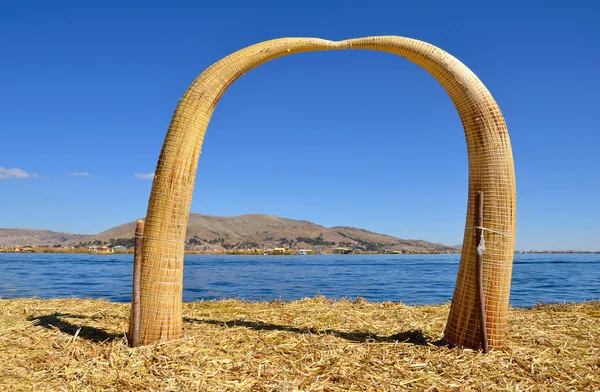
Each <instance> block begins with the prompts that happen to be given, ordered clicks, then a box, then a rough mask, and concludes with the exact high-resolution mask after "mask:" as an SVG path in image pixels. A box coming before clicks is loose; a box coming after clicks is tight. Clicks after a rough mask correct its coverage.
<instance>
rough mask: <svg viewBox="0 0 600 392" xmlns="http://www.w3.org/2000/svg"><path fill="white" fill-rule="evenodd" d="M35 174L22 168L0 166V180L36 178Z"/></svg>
mask: <svg viewBox="0 0 600 392" xmlns="http://www.w3.org/2000/svg"><path fill="white" fill-rule="evenodd" d="M37 176H38V175H37V174H35V173H33V174H29V173H27V172H26V171H24V170H21V169H17V168H16V167H13V168H12V169H7V168H5V167H4V166H0V180H7V179H9V178H37Z"/></svg>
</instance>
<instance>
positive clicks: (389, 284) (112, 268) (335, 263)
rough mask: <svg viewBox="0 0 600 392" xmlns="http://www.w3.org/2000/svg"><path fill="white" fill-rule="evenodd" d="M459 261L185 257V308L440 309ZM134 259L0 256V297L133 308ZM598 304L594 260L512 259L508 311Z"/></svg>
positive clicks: (599, 262)
mask: <svg viewBox="0 0 600 392" xmlns="http://www.w3.org/2000/svg"><path fill="white" fill-rule="evenodd" d="M459 258H460V256H459V255H318V256H233V255H186V257H185V270H184V291H183V299H184V301H194V300H198V299H219V298H232V297H234V298H242V299H246V300H272V299H282V300H285V301H291V300H294V299H299V298H303V297H312V296H315V295H317V294H322V295H324V296H326V297H328V298H335V299H339V298H343V297H349V298H355V297H357V296H361V297H364V298H366V299H367V300H369V301H387V300H389V301H402V302H404V303H407V304H440V303H445V302H447V301H450V300H451V299H452V294H453V289H454V283H455V280H456V274H457V271H458V263H459ZM132 264H133V255H109V256H101V255H86V254H47V253H28V254H18V253H0V271H1V274H0V297H3V298H17V297H32V296H38V297H42V298H54V297H79V298H107V299H109V300H111V301H130V299H131V272H132ZM599 298H600V255H599V254H518V255H515V262H514V266H513V280H512V291H511V300H510V302H511V304H512V305H513V306H531V305H534V304H536V303H537V302H563V301H566V302H581V301H585V300H592V299H599Z"/></svg>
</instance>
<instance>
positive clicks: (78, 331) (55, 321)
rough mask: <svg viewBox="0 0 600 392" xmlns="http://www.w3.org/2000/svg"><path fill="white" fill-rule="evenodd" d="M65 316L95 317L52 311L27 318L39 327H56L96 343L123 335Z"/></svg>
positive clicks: (76, 317)
mask: <svg viewBox="0 0 600 392" xmlns="http://www.w3.org/2000/svg"><path fill="white" fill-rule="evenodd" d="M65 318H70V319H91V320H94V319H97V317H94V316H82V315H77V314H69V313H52V314H48V315H45V316H39V317H29V318H28V320H29V321H32V322H34V323H35V324H36V325H39V326H40V327H44V328H48V329H58V330H59V331H60V332H62V333H66V334H68V335H72V336H77V337H80V338H82V339H86V340H90V341H92V342H96V343H102V342H112V341H113V340H115V339H120V338H122V337H123V335H119V334H115V333H110V332H106V331H105V330H103V329H100V328H96V327H89V326H86V325H81V324H73V323H71V322H69V321H67V320H65Z"/></svg>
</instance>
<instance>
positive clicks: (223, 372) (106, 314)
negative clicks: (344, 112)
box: [0, 297, 600, 392]
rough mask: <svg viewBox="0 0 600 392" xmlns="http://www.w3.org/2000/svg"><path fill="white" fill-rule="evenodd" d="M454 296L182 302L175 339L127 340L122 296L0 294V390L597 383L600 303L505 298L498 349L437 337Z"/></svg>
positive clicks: (580, 387)
mask: <svg viewBox="0 0 600 392" xmlns="http://www.w3.org/2000/svg"><path fill="white" fill-rule="evenodd" d="M447 314H448V306H447V305H443V306H406V305H403V304H399V303H391V302H383V303H369V302H366V301H363V300H359V301H328V300H326V299H324V298H322V297H317V298H312V299H304V300H300V301H294V302H289V303H283V302H271V303H266V302H258V303H250V302H243V301H238V300H225V301H207V302H195V303H185V304H184V306H183V317H184V319H183V320H184V323H183V326H184V329H183V334H182V336H181V337H180V339H177V340H173V341H171V342H162V343H156V344H153V345H147V346H143V347H139V348H135V349H131V348H129V347H128V345H127V341H126V338H125V333H126V331H127V318H128V315H129V305H128V304H119V303H111V302H106V301H98V300H79V299H55V300H39V299H16V300H0V364H1V367H0V390H1V391H17V390H18V391H20V390H23V391H90V392H91V391H290V392H291V391H403V390H415V391H461V390H464V391H472V390H476V391H597V390H598V387H599V386H600V303H599V302H589V303H583V304H575V305H548V306H547V305H544V306H538V307H535V308H533V309H510V310H509V313H508V318H509V321H510V323H509V326H508V335H507V339H506V346H504V347H502V349H501V350H492V351H491V352H490V353H489V354H486V355H484V354H482V353H481V352H479V351H473V350H459V349H452V348H448V347H447V346H438V345H437V341H438V340H439V339H440V338H441V337H442V331H443V328H444V323H445V320H446V316H447Z"/></svg>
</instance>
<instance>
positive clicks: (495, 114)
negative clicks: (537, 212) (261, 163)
mask: <svg viewBox="0 0 600 392" xmlns="http://www.w3.org/2000/svg"><path fill="white" fill-rule="evenodd" d="M342 49H365V50H378V51H384V52H388V53H393V54H396V55H398V56H400V57H404V58H406V59H408V60H410V61H412V62H414V63H415V64H417V65H419V66H421V67H422V68H424V69H425V70H427V71H428V72H429V73H430V74H431V75H432V76H433V77H434V78H436V79H437V80H438V81H439V82H440V84H441V85H442V86H443V87H444V89H445V90H446V92H447V93H448V95H449V96H450V98H451V99H452V101H453V102H454V104H455V106H456V109H457V110H458V113H459V115H460V118H461V121H462V123H463V126H464V130H465V136H466V141H467V150H468V155H469V193H468V194H469V196H468V207H467V219H466V227H465V234H464V241H463V252H462V258H461V264H460V268H459V273H458V277H457V281H456V288H455V291H454V298H453V301H452V306H451V308H450V315H449V317H448V325H447V327H446V334H445V337H446V339H447V340H448V341H450V342H452V343H454V344H456V345H458V346H462V347H472V348H477V347H480V343H481V333H480V331H481V329H480V321H481V320H480V317H479V312H478V297H477V289H476V281H475V276H476V271H475V265H476V252H475V239H474V227H475V226H476V224H475V202H474V197H475V194H476V193H477V192H483V193H484V194H485V200H486V203H485V206H484V214H483V215H484V220H483V226H482V227H483V228H484V229H483V230H484V235H485V243H486V248H487V250H486V252H485V255H484V257H483V262H482V265H483V291H484V298H485V300H484V302H485V304H484V305H485V309H486V311H485V314H486V326H487V336H488V339H489V347H490V348H498V347H501V346H502V345H503V344H504V337H505V332H506V317H507V310H508V299H509V294H510V281H511V275H512V260H513V256H514V233H515V219H516V218H515V214H516V213H515V211H516V209H515V176H514V165H513V157H512V150H511V145H510V140H509V136H508V132H507V129H506V124H505V122H504V118H503V116H502V113H501V112H500V109H499V108H498V105H497V104H496V102H495V101H494V99H493V97H492V95H491V94H490V93H489V91H488V90H487V89H486V88H485V86H484V85H483V83H482V82H481V81H480V80H479V79H478V78H477V76H475V74H473V72H471V71H470V70H469V69H468V68H467V67H466V66H465V65H464V64H462V63H461V62H460V61H458V60H457V59H456V58H454V57H453V56H451V55H450V54H448V53H446V52H444V51H443V50H441V49H439V48H437V47H435V46H433V45H430V44H428V43H425V42H422V41H418V40H414V39H410V38H404V37H396V36H382V37H367V38H358V39H351V40H345V41H339V42H333V41H327V40H323V39H317V38H281V39H276V40H272V41H266V42H262V43H259V44H256V45H252V46H249V47H247V48H245V49H242V50H240V51H238V52H235V53H233V54H231V55H230V56H227V57H225V58H224V59H222V60H220V61H218V62H216V63H215V64H213V65H212V66H211V67H209V68H208V69H207V70H206V71H205V72H203V73H202V74H201V75H200V76H199V77H198V78H197V79H196V80H195V81H194V82H193V83H192V85H191V86H190V87H189V89H188V90H187V92H186V93H185V95H184V96H183V98H182V99H181V101H180V102H179V105H178V106H177V109H176V111H175V113H174V115H173V119H172V120H171V124H170V126H169V131H168V133H167V136H166V138H165V142H164V145H163V148H162V151H161V154H160V157H159V160H158V165H157V169H156V175H155V178H154V183H153V185H152V193H151V196H150V201H149V204H148V213H147V215H146V228H145V232H144V247H143V260H142V279H141V325H140V343H141V344H148V343H151V342H155V341H158V340H169V339H175V338H178V337H179V336H180V334H181V325H182V324H181V323H182V319H181V312H182V304H181V298H182V282H183V279H182V278H183V255H184V240H185V231H186V227H187V221H188V216H189V210H190V203H191V199H192V192H193V190H194V182H195V179H196V169H197V166H198V159H199V156H200V151H201V149H202V142H203V140H204V135H205V133H206V129H207V127H208V123H209V121H210V117H211V115H212V112H213V110H214V108H215V106H216V104H217V103H218V101H219V99H220V98H221V96H222V95H223V93H224V92H225V91H226V90H227V88H228V87H229V86H230V85H231V84H232V83H233V82H234V81H235V80H237V78H239V77H240V76H242V75H243V74H244V73H246V72H248V71H249V70H251V69H252V68H254V67H257V66H258V65H261V64H263V63H265V62H267V61H270V60H272V59H275V58H277V57H282V56H287V55H290V54H294V53H300V52H309V51H318V50H342ZM397 322H400V320H398V321H397Z"/></svg>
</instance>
